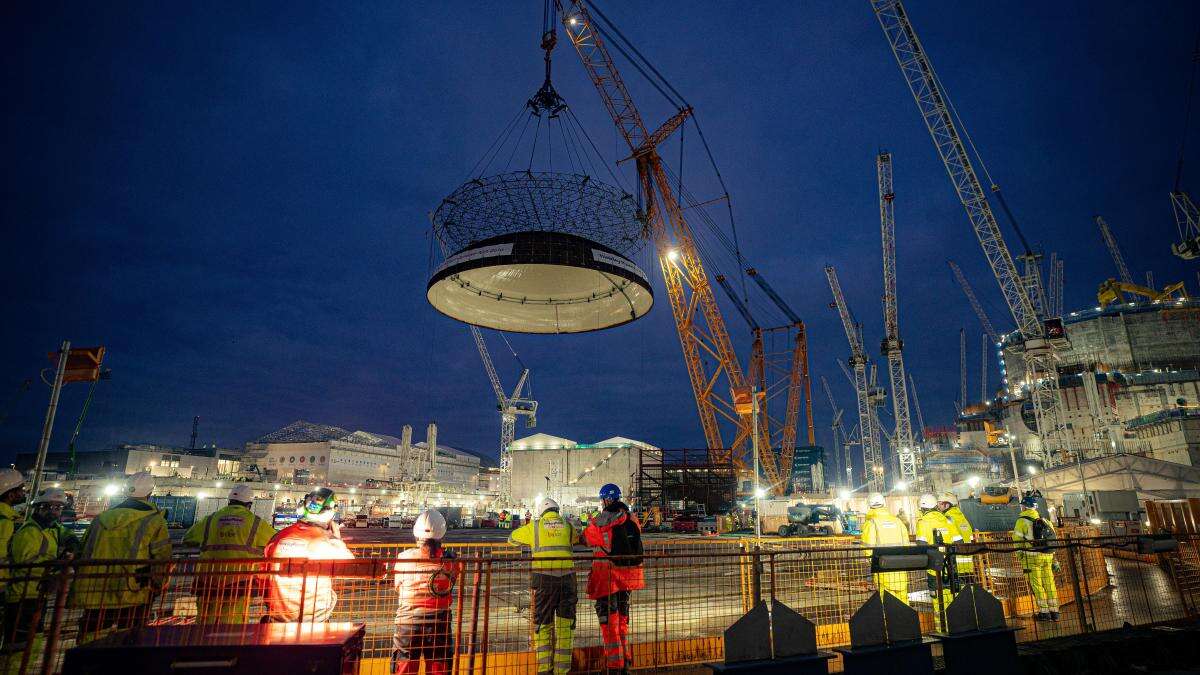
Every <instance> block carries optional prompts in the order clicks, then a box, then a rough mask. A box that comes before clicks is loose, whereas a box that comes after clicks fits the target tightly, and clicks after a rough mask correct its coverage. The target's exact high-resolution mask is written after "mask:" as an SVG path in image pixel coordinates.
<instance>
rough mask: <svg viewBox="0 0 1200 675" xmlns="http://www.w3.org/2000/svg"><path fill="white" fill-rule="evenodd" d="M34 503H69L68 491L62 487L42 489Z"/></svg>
mask: <svg viewBox="0 0 1200 675" xmlns="http://www.w3.org/2000/svg"><path fill="white" fill-rule="evenodd" d="M33 503H34V504H62V505H64V506H65V505H66V503H67V493H66V492H63V490H62V488H46V489H45V490H42V494H40V495H38V496H37V497H34V498H33Z"/></svg>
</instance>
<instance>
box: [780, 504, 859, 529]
mask: <svg viewBox="0 0 1200 675" xmlns="http://www.w3.org/2000/svg"><path fill="white" fill-rule="evenodd" d="M763 529H764V530H765V529H766V528H765V527H764V528H763ZM850 529H851V528H850V527H849V525H848V523H847V521H846V518H845V516H843V515H842V512H841V510H840V509H839V508H838V507H836V506H833V505H832V504H796V505H795V506H789V507H788V509H787V522H786V523H783V524H782V525H780V526H779V528H778V529H777V530H776V532H778V533H779V536H781V537H790V536H793V535H797V534H799V535H805V534H820V535H831V534H844V533H845V532H847V531H848V530H850Z"/></svg>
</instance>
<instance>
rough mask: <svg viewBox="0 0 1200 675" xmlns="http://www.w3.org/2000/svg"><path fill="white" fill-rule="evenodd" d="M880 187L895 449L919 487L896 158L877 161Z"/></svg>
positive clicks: (885, 347)
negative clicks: (901, 302)
mask: <svg viewBox="0 0 1200 675" xmlns="http://www.w3.org/2000/svg"><path fill="white" fill-rule="evenodd" d="M875 173H876V178H877V180H878V183H879V230H880V233H881V236H882V240H883V327H884V338H883V344H882V345H881V347H882V351H883V356H884V357H885V358H887V362H888V380H889V381H890V382H891V385H892V416H893V417H894V418H895V421H896V431H895V436H894V439H895V440H894V441H893V449H894V450H895V451H896V459H897V462H898V464H899V468H900V480H902V481H904V482H905V483H907V484H908V485H910V486H914V487H915V486H916V484H917V444H916V442H915V440H914V439H913V432H912V415H910V414H909V410H908V381H907V378H906V377H905V375H904V342H903V341H902V340H901V339H900V317H899V311H898V308H897V302H896V212H895V198H896V193H895V190H894V189H893V188H892V155H891V154H890V153H887V152H881V153H879V156H878V157H876V158H875Z"/></svg>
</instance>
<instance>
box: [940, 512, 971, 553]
mask: <svg viewBox="0 0 1200 675" xmlns="http://www.w3.org/2000/svg"><path fill="white" fill-rule="evenodd" d="M943 515H945V516H946V519H947V520H949V521H950V522H951V523H954V526H955V527H957V528H958V533H959V534H960V535H962V540H963V543H967V544H970V543H971V542H973V541H975V528H973V527H971V523H970V522H969V521H968V520H967V516H966V514H964V513H963V512H962V509H960V508H958V505H955V506H951V507H950V508H948V509H946V511H945V513H943Z"/></svg>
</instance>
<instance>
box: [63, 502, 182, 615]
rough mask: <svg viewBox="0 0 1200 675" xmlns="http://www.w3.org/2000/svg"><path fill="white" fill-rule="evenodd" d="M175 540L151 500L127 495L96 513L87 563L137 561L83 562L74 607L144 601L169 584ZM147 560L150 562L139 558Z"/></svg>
mask: <svg viewBox="0 0 1200 675" xmlns="http://www.w3.org/2000/svg"><path fill="white" fill-rule="evenodd" d="M170 558H171V538H170V535H168V534H167V522H166V520H164V519H163V514H162V511H160V510H159V508H158V507H157V506H155V505H154V504H152V503H151V502H149V501H147V500H145V499H133V498H130V499H126V500H125V501H124V502H121V503H120V504H118V505H116V506H114V507H112V508H111V509H109V510H107V511H105V512H104V513H101V514H100V515H98V516H96V519H95V520H93V521H92V525H91V527H89V528H88V531H87V537H86V538H85V539H84V542H83V552H82V553H81V554H80V560H81V561H92V560H121V561H135V562H132V563H130V562H126V563H123V564H115V565H81V566H80V567H79V570H78V571H79V577H78V578H77V579H76V580H75V585H74V586H73V587H72V588H71V606H72V607H82V608H84V609H101V608H104V609H112V608H115V607H133V606H135V605H143V604H145V603H147V602H149V601H150V600H151V598H152V597H153V596H152V594H156V593H158V592H159V591H161V590H162V589H163V588H165V587H166V583H167V568H166V565H164V564H161V563H160V564H158V565H153V564H151V563H152V562H155V561H166V560H170ZM139 561H144V562H139Z"/></svg>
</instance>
